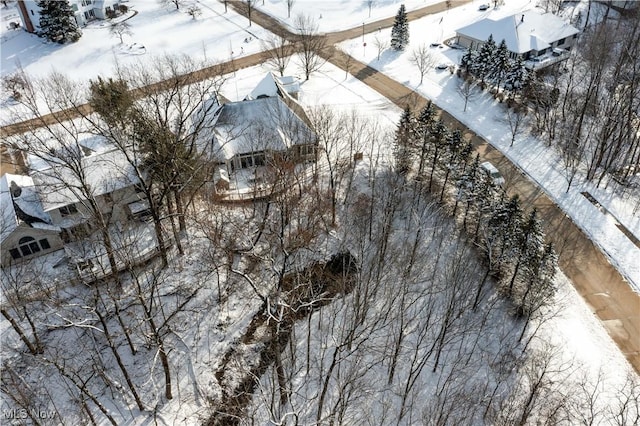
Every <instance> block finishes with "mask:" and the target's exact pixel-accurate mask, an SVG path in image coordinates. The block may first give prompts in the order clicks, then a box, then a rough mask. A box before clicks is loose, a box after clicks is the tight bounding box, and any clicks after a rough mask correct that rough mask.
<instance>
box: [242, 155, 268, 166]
mask: <svg viewBox="0 0 640 426" xmlns="http://www.w3.org/2000/svg"><path fill="white" fill-rule="evenodd" d="M239 160H240V168H241V169H246V168H249V167H258V166H264V164H265V162H266V158H265V155H264V152H256V153H252V154H245V155H241V156H240V158H239Z"/></svg>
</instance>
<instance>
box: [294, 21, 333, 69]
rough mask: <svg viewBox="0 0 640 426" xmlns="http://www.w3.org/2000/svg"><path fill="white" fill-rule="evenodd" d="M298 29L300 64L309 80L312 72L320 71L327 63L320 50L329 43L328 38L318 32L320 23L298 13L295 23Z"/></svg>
mask: <svg viewBox="0 0 640 426" xmlns="http://www.w3.org/2000/svg"><path fill="white" fill-rule="evenodd" d="M294 26H295V29H296V31H297V33H298V34H297V37H296V39H297V41H298V44H299V45H300V50H299V51H298V53H297V56H298V59H299V61H300V66H301V67H302V70H303V71H304V76H305V80H309V77H310V76H311V74H312V73H313V72H315V71H318V70H319V69H320V67H321V66H322V65H323V64H324V63H325V60H324V59H323V58H322V57H321V56H320V52H321V51H322V50H323V49H324V48H325V47H326V45H327V38H326V36H324V35H321V34H319V33H318V24H317V23H316V22H315V21H314V20H313V18H311V17H310V16H306V15H302V14H301V15H298V16H297V17H296V19H295V23H294Z"/></svg>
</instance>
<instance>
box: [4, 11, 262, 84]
mask: <svg viewBox="0 0 640 426" xmlns="http://www.w3.org/2000/svg"><path fill="white" fill-rule="evenodd" d="M126 4H127V6H128V7H129V8H130V10H134V11H137V12H138V13H137V14H136V15H135V16H133V17H132V18H130V19H128V20H127V21H126V22H127V23H128V24H129V25H130V26H131V31H132V35H131V36H129V35H125V36H124V40H123V44H120V40H119V39H118V37H114V36H112V35H111V34H110V33H109V27H108V25H105V24H106V22H105V21H94V22H93V23H91V24H89V25H88V26H87V27H85V28H82V37H81V38H80V40H79V41H78V42H77V43H72V44H66V45H59V44H56V43H50V42H47V41H45V40H44V39H41V38H38V37H37V36H35V35H33V34H29V33H27V32H26V31H23V30H12V31H8V30H5V31H4V32H3V36H2V51H1V54H0V55H1V56H0V62H1V63H2V75H3V76H4V75H7V74H10V73H11V72H13V71H15V70H16V68H17V67H18V66H22V68H23V69H24V70H25V71H26V72H27V73H29V74H30V75H34V76H44V75H47V74H49V73H50V72H51V71H52V70H56V71H59V72H61V73H63V74H64V75H66V76H68V77H71V78H72V79H75V80H88V79H90V78H95V77H96V76H97V75H105V74H107V75H110V74H112V73H113V71H114V67H115V65H116V63H120V64H129V63H134V62H136V61H139V60H142V61H143V63H145V62H148V63H151V61H153V60H154V59H155V58H157V57H159V56H162V55H165V54H185V55H189V56H191V57H192V58H193V59H194V60H196V61H202V60H205V59H206V60H207V61H211V62H216V61H227V60H229V59H230V58H231V57H232V56H233V57H238V56H244V55H248V54H251V53H256V52H258V51H260V42H259V39H261V38H264V35H265V34H266V33H267V31H266V30H265V29H263V28H261V27H259V26H258V25H256V24H253V25H251V27H249V22H248V20H247V19H246V18H244V17H242V16H240V15H238V14H237V13H235V12H233V11H232V10H231V9H230V8H229V11H228V12H227V13H225V12H224V6H223V5H222V4H221V3H220V2H217V1H207V2H202V3H199V6H200V9H201V10H202V15H201V16H199V17H198V18H197V19H195V20H194V19H193V18H191V16H189V15H188V14H187V13H186V10H187V7H184V6H183V7H182V8H181V9H180V11H177V10H176V9H175V8H173V7H172V6H171V7H163V6H162V5H161V4H160V2H158V1H156V0H137V1H131V2H127V3H126ZM0 11H2V13H3V14H4V13H7V14H10V13H14V12H11V11H10V10H8V11H3V10H2V9H0ZM3 22H4V21H3ZM250 37H251V38H252V40H251V41H248V42H245V39H247V40H248V39H249V38H250ZM232 52H233V54H232Z"/></svg>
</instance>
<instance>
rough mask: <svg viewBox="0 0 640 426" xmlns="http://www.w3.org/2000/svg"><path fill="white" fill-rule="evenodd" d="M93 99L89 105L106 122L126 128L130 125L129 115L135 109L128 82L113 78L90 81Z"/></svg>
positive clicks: (99, 78)
mask: <svg viewBox="0 0 640 426" xmlns="http://www.w3.org/2000/svg"><path fill="white" fill-rule="evenodd" d="M89 90H90V91H91V97H90V99H89V105H91V107H92V108H93V110H94V111H95V112H97V113H98V114H99V115H100V116H101V117H102V118H103V119H104V121H105V122H106V123H107V124H109V125H111V126H115V125H119V126H125V125H128V124H130V121H131V120H129V114H130V112H131V109H132V108H133V96H132V95H131V92H129V87H128V85H127V82H126V81H124V80H120V79H116V80H114V79H113V78H111V77H110V78H108V79H103V78H102V77H98V79H97V80H95V81H94V80H90V81H89Z"/></svg>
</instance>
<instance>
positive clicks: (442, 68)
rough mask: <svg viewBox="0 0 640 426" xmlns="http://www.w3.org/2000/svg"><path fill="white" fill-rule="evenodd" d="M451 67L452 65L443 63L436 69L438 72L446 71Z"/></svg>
mask: <svg viewBox="0 0 640 426" xmlns="http://www.w3.org/2000/svg"><path fill="white" fill-rule="evenodd" d="M450 66H451V64H448V63H446V62H442V63H440V64H438V65H436V69H437V70H446V69H449V67H450Z"/></svg>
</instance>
